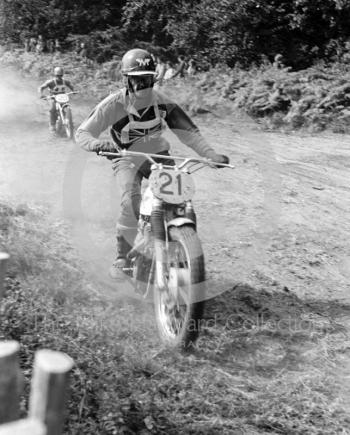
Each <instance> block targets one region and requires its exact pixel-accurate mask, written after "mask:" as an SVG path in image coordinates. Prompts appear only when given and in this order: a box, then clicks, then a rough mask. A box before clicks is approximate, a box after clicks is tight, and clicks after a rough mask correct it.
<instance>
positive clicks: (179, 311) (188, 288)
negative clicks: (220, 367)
mask: <svg viewBox="0 0 350 435" xmlns="http://www.w3.org/2000/svg"><path fill="white" fill-rule="evenodd" d="M167 257H168V258H167V276H166V283H167V289H165V290H164V289H163V290H161V289H159V288H158V287H157V285H156V286H155V289H154V303H155V314H156V321H157V326H158V330H159V333H160V336H161V338H162V340H163V341H164V342H165V343H167V344H169V345H171V346H181V347H182V348H183V349H189V348H191V347H192V346H193V345H194V343H195V341H196V339H197V337H198V334H199V331H200V327H201V319H202V315H203V309H204V296H205V287H204V286H205V283H204V279H205V266H204V256H203V251H202V247H201V243H200V240H199V238H198V235H197V233H196V232H195V230H194V229H193V228H192V227H190V226H183V227H171V228H170V229H169V247H168V253H167Z"/></svg>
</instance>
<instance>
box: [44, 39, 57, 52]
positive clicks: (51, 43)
mask: <svg viewBox="0 0 350 435" xmlns="http://www.w3.org/2000/svg"><path fill="white" fill-rule="evenodd" d="M46 48H47V51H48V52H49V53H53V52H54V51H55V43H54V40H53V39H48V40H47V44H46Z"/></svg>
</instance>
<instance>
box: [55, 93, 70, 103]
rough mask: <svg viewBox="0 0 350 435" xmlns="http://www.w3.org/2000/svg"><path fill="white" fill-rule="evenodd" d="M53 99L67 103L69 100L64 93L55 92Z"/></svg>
mask: <svg viewBox="0 0 350 435" xmlns="http://www.w3.org/2000/svg"><path fill="white" fill-rule="evenodd" d="M55 99H56V101H57V103H60V104H64V103H68V101H69V97H68V95H66V94H57V95H55Z"/></svg>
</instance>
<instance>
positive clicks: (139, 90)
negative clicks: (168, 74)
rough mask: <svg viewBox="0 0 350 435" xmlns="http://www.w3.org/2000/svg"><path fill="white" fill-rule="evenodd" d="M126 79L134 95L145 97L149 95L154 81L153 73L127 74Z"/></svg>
mask: <svg viewBox="0 0 350 435" xmlns="http://www.w3.org/2000/svg"><path fill="white" fill-rule="evenodd" d="M128 79H129V83H130V85H131V88H132V92H133V93H134V94H135V96H136V97H138V98H145V97H148V96H149V95H150V93H151V91H152V88H153V83H154V77H153V75H151V74H147V75H142V76H129V77H128Z"/></svg>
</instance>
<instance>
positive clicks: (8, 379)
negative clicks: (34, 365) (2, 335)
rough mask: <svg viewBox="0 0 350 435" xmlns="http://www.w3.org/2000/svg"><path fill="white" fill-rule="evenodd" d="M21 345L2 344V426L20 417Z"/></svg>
mask: <svg viewBox="0 0 350 435" xmlns="http://www.w3.org/2000/svg"><path fill="white" fill-rule="evenodd" d="M18 351H19V343H18V342H17V341H1V342H0V424H1V423H7V422H9V421H13V420H17V419H18V417H19V379H20V371H19V364H18Z"/></svg>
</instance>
